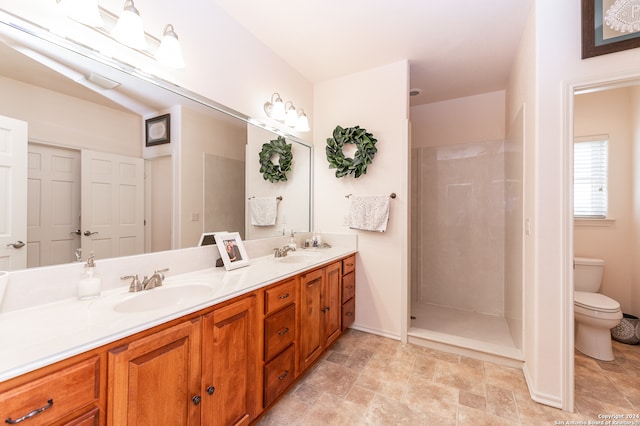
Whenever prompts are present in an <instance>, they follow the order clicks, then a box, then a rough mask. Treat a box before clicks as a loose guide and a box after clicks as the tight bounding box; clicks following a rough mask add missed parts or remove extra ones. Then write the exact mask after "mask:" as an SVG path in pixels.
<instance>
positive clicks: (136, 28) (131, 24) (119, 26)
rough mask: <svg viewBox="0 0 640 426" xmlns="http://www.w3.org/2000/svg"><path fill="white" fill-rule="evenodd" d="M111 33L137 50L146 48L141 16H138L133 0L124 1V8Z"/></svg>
mask: <svg viewBox="0 0 640 426" xmlns="http://www.w3.org/2000/svg"><path fill="white" fill-rule="evenodd" d="M111 35H112V36H113V38H115V39H116V40H118V41H119V42H120V43H122V44H124V45H125V46H129V47H132V48H134V49H139V50H144V49H146V48H147V42H146V40H145V35H144V27H143V25H142V18H140V12H138V9H136V7H135V5H134V4H133V0H127V1H125V2H124V9H123V10H122V13H121V14H120V18H118V22H117V23H116V27H115V28H114V29H113V32H112V33H111Z"/></svg>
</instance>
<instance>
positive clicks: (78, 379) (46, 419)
mask: <svg viewBox="0 0 640 426" xmlns="http://www.w3.org/2000/svg"><path fill="white" fill-rule="evenodd" d="M99 393H100V358H99V357H94V358H90V359H88V360H85V361H82V362H79V363H77V364H75V365H72V366H70V367H67V368H64V369H62V370H59V371H56V372H53V373H51V374H49V375H47V376H45V377H42V378H40V379H37V380H34V381H32V382H29V383H26V384H24V385H22V386H19V387H17V388H14V389H11V390H9V391H7V392H4V393H2V394H1V395H0V407H1V408H0V418H1V419H6V422H7V423H11V422H10V421H9V419H11V421H17V420H18V419H20V418H22V417H24V416H26V415H28V414H30V413H35V414H33V415H32V416H31V419H32V422H30V423H29V424H31V423H33V424H51V423H53V422H55V421H56V420H60V419H62V418H63V417H65V416H68V415H69V414H71V413H72V412H74V411H76V410H78V409H80V408H82V407H84V406H87V405H89V404H91V403H97V401H98V398H99Z"/></svg>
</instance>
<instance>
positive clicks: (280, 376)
mask: <svg viewBox="0 0 640 426" xmlns="http://www.w3.org/2000/svg"><path fill="white" fill-rule="evenodd" d="M288 375H289V370H284V373H282V374H281V375H279V376H278V380H284V378H285V377H287V376H288Z"/></svg>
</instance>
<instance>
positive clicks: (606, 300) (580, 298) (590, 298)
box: [573, 291, 620, 312]
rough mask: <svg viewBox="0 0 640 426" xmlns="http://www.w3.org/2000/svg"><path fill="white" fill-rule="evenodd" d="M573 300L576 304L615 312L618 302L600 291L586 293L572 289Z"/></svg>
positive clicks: (618, 306)
mask: <svg viewBox="0 0 640 426" xmlns="http://www.w3.org/2000/svg"><path fill="white" fill-rule="evenodd" d="M573 302H574V304H575V305H576V306H580V307H583V308H585V309H592V310H594V311H600V312H617V311H619V310H620V304H619V303H618V302H616V301H615V300H613V299H612V298H610V297H607V296H605V295H604V294H600V293H587V292H586V291H574V292H573Z"/></svg>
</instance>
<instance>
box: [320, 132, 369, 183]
mask: <svg viewBox="0 0 640 426" xmlns="http://www.w3.org/2000/svg"><path fill="white" fill-rule="evenodd" d="M376 142H378V140H377V139H376V138H374V137H373V135H372V134H371V133H368V132H367V131H366V130H365V129H361V128H360V126H356V127H347V128H346V129H343V128H342V127H340V126H337V127H336V128H335V130H334V131H333V137H332V138H328V139H327V148H326V152H327V160H328V161H329V168H330V169H336V177H337V178H340V177H343V176H346V175H349V174H353V175H354V177H360V176H361V175H363V174H366V173H367V166H368V165H369V164H371V163H372V162H373V157H374V156H375V155H376V152H378V148H376ZM346 143H352V144H354V145H355V146H356V153H355V155H354V156H353V158H348V157H345V155H344V152H343V148H344V144H346Z"/></svg>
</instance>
